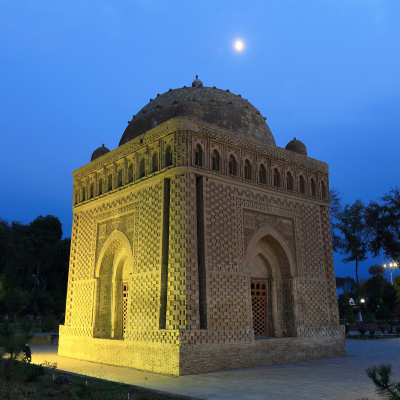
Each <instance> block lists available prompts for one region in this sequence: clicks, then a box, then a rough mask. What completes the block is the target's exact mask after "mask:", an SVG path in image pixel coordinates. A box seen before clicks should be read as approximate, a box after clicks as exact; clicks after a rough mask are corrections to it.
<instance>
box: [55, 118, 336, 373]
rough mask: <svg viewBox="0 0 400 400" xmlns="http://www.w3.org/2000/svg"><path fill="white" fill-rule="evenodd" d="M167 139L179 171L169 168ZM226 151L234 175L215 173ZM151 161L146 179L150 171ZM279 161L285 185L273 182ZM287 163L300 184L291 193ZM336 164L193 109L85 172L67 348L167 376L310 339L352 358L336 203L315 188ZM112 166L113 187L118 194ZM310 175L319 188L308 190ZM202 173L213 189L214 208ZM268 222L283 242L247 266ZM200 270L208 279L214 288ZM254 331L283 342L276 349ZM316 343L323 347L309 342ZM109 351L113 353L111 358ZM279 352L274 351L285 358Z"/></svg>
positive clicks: (272, 243)
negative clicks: (90, 191)
mask: <svg viewBox="0 0 400 400" xmlns="http://www.w3.org/2000/svg"><path fill="white" fill-rule="evenodd" d="M194 137H195V138H196V139H194ZM199 143H200V144H201V146H202V147H203V149H202V151H203V154H202V161H203V163H202V165H203V166H194V165H193V163H194V156H193V154H192V153H193V149H194V148H195V146H196V145H197V144H199ZM167 145H170V146H171V150H172V165H171V166H168V167H165V159H164V156H165V148H166V146H167ZM147 146H148V147H147ZM212 146H214V147H212ZM214 149H218V151H219V152H220V171H213V170H211V154H212V151H213V150H214ZM154 152H156V153H157V154H158V156H159V160H158V161H159V163H158V165H159V170H158V171H155V172H154V173H153V172H151V169H149V166H150V164H151V162H152V154H153V153H154ZM230 154H234V155H235V159H236V175H235V176H232V175H229V174H228V172H229V170H228V157H229V155H230ZM139 156H140V157H139ZM141 158H144V159H145V176H143V177H139V176H138V173H139V169H138V167H139V161H140V159H141ZM245 159H247V160H249V161H250V163H251V169H252V172H251V174H252V175H251V178H252V179H251V180H248V179H246V180H245V179H244V176H243V172H244V169H243V165H244V160H245ZM260 163H263V165H264V166H265V168H266V176H267V181H266V183H265V184H264V183H260V182H259V180H258V173H259V165H260ZM131 165H132V166H133V167H132V168H131V167H130V166H131ZM104 168H105V169H104ZM128 168H129V169H128ZM275 168H277V169H278V170H279V172H280V176H281V180H282V182H281V187H280V188H275V187H273V186H272V176H273V170H274V169H275ZM105 170H106V171H107V172H106V173H104V171H105ZM286 171H291V174H292V176H293V180H294V182H293V184H294V185H293V190H291V191H290V193H289V192H288V191H287V190H286V186H287V185H286V176H287V174H286ZM327 172H328V171H327V166H326V164H324V163H321V162H318V161H316V160H312V159H309V158H305V157H300V156H297V155H296V154H295V153H292V152H289V151H287V150H284V149H279V148H277V147H274V146H270V145H266V144H262V143H260V142H258V141H255V140H253V139H251V138H248V139H246V140H245V139H243V137H241V136H238V135H237V134H236V133H234V132H229V131H224V130H223V129H218V130H216V129H215V127H213V126H212V125H210V124H207V123H203V122H199V120H196V119H193V118H191V117H185V118H176V119H175V120H174V121H172V122H171V121H169V122H166V123H165V124H163V125H162V126H160V127H157V128H155V129H154V130H152V131H150V132H149V133H148V134H146V135H143V137H142V138H137V139H134V140H132V141H130V142H128V143H126V144H125V145H123V146H120V147H119V148H117V149H115V150H113V151H111V152H110V153H107V154H106V155H104V156H103V157H102V158H101V159H96V160H95V161H93V162H91V163H90V164H88V165H87V166H84V167H82V168H81V169H79V170H78V171H76V172H74V187H75V188H76V189H75V192H74V199H75V197H76V200H77V201H76V204H75V205H74V216H73V228H72V233H71V256H70V270H69V278H68V293H67V305H66V319H65V326H61V327H60V354H64V355H70V356H71V355H72V356H76V357H78V358H79V357H81V358H84V359H90V360H93V361H99V362H105V363H110V364H116V365H127V366H132V367H136V368H139V369H146V370H151V371H156V372H162V373H167V374H181V373H190V372H201V371H210V370H216V369H223V368H228V367H232V366H233V365H236V366H240V365H243V366H251V365H262V357H264V358H265V357H266V358H268V360H281V362H284V361H285V360H289V359H290V360H291V361H296V360H302V359H304V354H303V355H301V354H300V353H299V354H297V353H296V351H297V350H296V349H302V348H303V347H304V346H308V345H306V344H305V343H316V345H317V346H319V348H321V349H322V346H321V343H325V344H326V347H324V350H323V354H329V355H335V354H336V355H341V354H343V353H344V341H343V329H342V328H341V327H340V326H339V325H338V312H337V304H336V289H335V279H334V266H333V258H332V247H331V240H330V223H329V209H328V204H329V203H328V199H320V198H318V197H312V196H311V195H310V194H309V185H310V179H311V176H312V177H313V179H314V181H315V184H316V187H317V188H318V187H319V186H320V182H321V181H322V180H324V182H325V183H326V182H328V177H327ZM110 173H111V180H110V182H111V183H112V185H113V186H112V187H111V190H109V191H108V188H109V186H108V183H109V176H108V175H109V174H110ZM300 173H301V174H302V176H303V177H304V180H305V183H306V194H301V193H299V189H298V188H299V185H298V179H299V178H298V177H299V174H300ZM95 177H96V179H94V178H95ZM99 177H102V179H103V183H105V185H104V189H103V193H102V194H101V195H98V188H95V194H94V197H93V198H88V196H87V194H86V196H85V199H84V198H83V197H82V196H83V194H82V193H83V192H82V187H86V186H87V182H94V185H95V186H96V185H97V183H96V182H98V178H99ZM198 177H202V178H201V181H202V184H203V186H202V192H201V195H202V196H203V197H202V209H201V210H198V209H197V204H198V203H197V202H198V200H199V193H198V192H197V191H198V185H197V184H198V181H196V179H197V178H198ZM104 179H105V181H104ZM164 179H168V180H169V191H170V196H169V209H168V210H169V211H168V212H169V221H168V226H169V231H168V232H167V233H168V237H169V241H168V249H167V250H168V259H167V261H168V265H167V269H163V268H162V267H161V263H162V260H163V257H164V254H165V253H163V246H162V243H163V240H165V235H166V232H163V228H164V227H165V226H166V222H165V220H164V218H163V213H164V212H165V207H164V203H163V202H164V199H165V198H166V197H165V196H164V187H165V182H164ZM117 183H118V184H120V186H119V187H115V185H116V184H117ZM85 185H86V186H85ZM326 186H327V185H326ZM326 190H327V191H328V187H326ZM78 191H80V192H78ZM317 192H318V190H317ZM317 194H318V193H317ZM199 204H200V203H199ZM199 212H201V213H202V215H203V221H204V233H203V234H204V271H205V272H204V271H203V270H201V271H200V272H199V266H198V259H197V258H198V256H199V254H200V253H199V250H198V243H197V235H198V233H199V232H201V229H198V226H197V225H198V223H199V219H198V218H199ZM265 227H267V228H268V229H270V230H271V231H274V232H276V233H277V237H278V236H279V238H280V239H279V240H281V241H282V243H281V242H279V241H278V239H276V238H275V237H273V236H268V237H264V238H262V239H260V241H259V243H258V244H257V251H256V252H255V253H254V254H252V257H251V262H250V264H249V265H245V263H244V258H245V255H247V252H248V249H249V246H250V243H252V237H253V235H254V234H255V233H256V232H259V231H260V230H261V229H264V228H265ZM117 233H118V235H119V236H118V235H117ZM112 235H114V236H112ZM110 237H115V240H110ZM121 238H125V239H121ZM106 243H107V246H108V247H107V248H105V246H106ZM127 243H128V244H127ZM128 250H129V251H130V252H131V260H132V261H131V262H130V264H129V263H127V261H126V260H125V261H121V263H122V264H121V265H122V267H121V266H120V267H119V268H120V270H119V272H118V274H119V275H118V279H115V277H114V275H115V274H116V268H117V262H120V261H118V260H121V259H122V258H121V257H124V254H125V253H124V251H128ZM257 252H259V253H257ZM200 256H201V254H200ZM100 257H102V260H101V265H100V266H99V265H98V264H99V263H100ZM123 260H124V259H123ZM165 260H166V259H165ZM289 260H291V261H292V262H293V265H291V264H290V262H289ZM118 265H120V264H118ZM96 268H98V272H97V275H96ZM121 271H122V272H121ZM163 271H167V273H166V276H164V275H163V273H164V272H163ZM199 273H200V276H201V277H204V286H203V289H202V291H201V296H200V286H199ZM162 276H164V278H162ZM161 279H165V281H163V282H166V284H165V285H166V286H164V288H165V289H162V288H161ZM257 279H259V281H258V280H257ZM252 281H253V283H254V284H260V282H262V284H264V285H265V291H263V295H262V296H261V295H259V296H257V295H252V291H251V284H252ZM123 285H124V286H125V291H124V290H123ZM164 290H165V292H166V293H165V294H164ZM162 296H165V297H162ZM115 299H119V300H118V301H117V300H115ZM118 302H119V303H118ZM200 303H202V304H205V305H206V311H207V313H206V322H207V328H206V329H205V328H204V321H203V323H202V325H201V326H202V329H200ZM113 304H115V312H114V311H112V305H113ZM163 310H164V311H163ZM113 312H114V314H113ZM161 312H164V313H165V324H164V325H161V324H160V320H161V317H160V315H161V314H160V313H161ZM202 315H203V314H202ZM202 318H203V320H204V316H202ZM119 319H120V321H119ZM115 320H117V324H116V325H115V326H112V324H113V323H115ZM113 321H114V322H113ZM118 324H119V325H118ZM160 326H163V327H164V326H165V329H160ZM113 329H120V332H123V334H122V335H120V336H118V335H117V336H116V337H118V338H119V339H120V340H110V339H109V338H111V337H113V336H112V331H113ZM100 330H104V331H102V332H103V333H101V332H100ZM254 335H257V336H259V335H262V336H267V337H270V336H275V338H274V341H270V342H268V343H267V342H265V343H264V344H262V343H261V342H263V341H260V340H257V341H256V342H255V337H254ZM99 336H101V337H99ZM296 336H297V337H296ZM94 337H95V338H94ZM302 338H304V340H305V339H307V340H309V341H308V342H307V341H304V342H301V340H302ZM322 338H323V339H324V340H325V341H324V342H321V340H322ZM313 340H314V341H315V342H312V341H313ZM260 343H261V344H260ZM100 345H101V347H102V352H100V353H102V354H97V353H96V349H97V347H98V346H100ZM291 346H293V347H291ZM302 346H303V347H302ZM324 346H325V345H324ZM289 348H290V349H291V350H290V351H292V353H291V355H290V357H289V356H288V349H289ZM255 349H259V352H258V353H257V351H256V350H255ZM266 351H268V352H272V353H273V354H274V355H273V356H271V357H272V358H269V357H270V356H269V355H268V354H272V353H268V354H267V353H265V352H266ZM299 351H300V350H299ZM315 352H317V349H315ZM261 354H263V356H262V357H261ZM268 362H269V361H268ZM271 362H272V361H271ZM273 362H279V361H273ZM264 363H267V362H264Z"/></svg>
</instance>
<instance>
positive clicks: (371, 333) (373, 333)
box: [369, 330, 375, 338]
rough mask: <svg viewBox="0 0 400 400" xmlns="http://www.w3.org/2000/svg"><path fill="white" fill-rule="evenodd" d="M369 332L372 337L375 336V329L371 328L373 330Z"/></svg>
mask: <svg viewBox="0 0 400 400" xmlns="http://www.w3.org/2000/svg"><path fill="white" fill-rule="evenodd" d="M369 334H370V335H371V337H372V338H373V337H374V335H375V331H374V330H371V331H369Z"/></svg>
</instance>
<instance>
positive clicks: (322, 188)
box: [321, 181, 326, 200]
mask: <svg viewBox="0 0 400 400" xmlns="http://www.w3.org/2000/svg"><path fill="white" fill-rule="evenodd" d="M321 197H322V198H323V199H324V200H325V199H326V186H325V182H324V181H322V182H321Z"/></svg>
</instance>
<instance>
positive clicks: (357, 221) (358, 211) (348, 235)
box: [337, 200, 367, 304]
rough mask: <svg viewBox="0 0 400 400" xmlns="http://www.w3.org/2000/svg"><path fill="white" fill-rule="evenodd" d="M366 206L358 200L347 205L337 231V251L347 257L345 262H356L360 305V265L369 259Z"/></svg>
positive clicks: (341, 214)
mask: <svg viewBox="0 0 400 400" xmlns="http://www.w3.org/2000/svg"><path fill="white" fill-rule="evenodd" d="M364 208H365V207H364V204H363V203H362V201H361V200H356V201H355V203H354V204H352V205H351V206H350V205H348V204H346V206H345V207H344V209H343V211H342V212H341V213H340V215H339V216H338V218H339V222H338V224H337V231H338V232H339V235H338V241H337V249H338V250H339V252H340V253H341V254H344V255H347V257H346V258H344V259H343V262H345V263H348V262H355V271H356V283H357V284H356V297H357V302H358V304H359V281H358V264H359V263H360V262H361V261H364V260H366V259H367V257H366V253H367V242H366V237H365V222H364Z"/></svg>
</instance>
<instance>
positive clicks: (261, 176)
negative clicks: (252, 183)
mask: <svg viewBox="0 0 400 400" xmlns="http://www.w3.org/2000/svg"><path fill="white" fill-rule="evenodd" d="M258 180H259V182H260V183H263V184H264V185H266V184H267V170H266V169H265V167H264V164H261V165H260V170H259V171H258Z"/></svg>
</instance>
